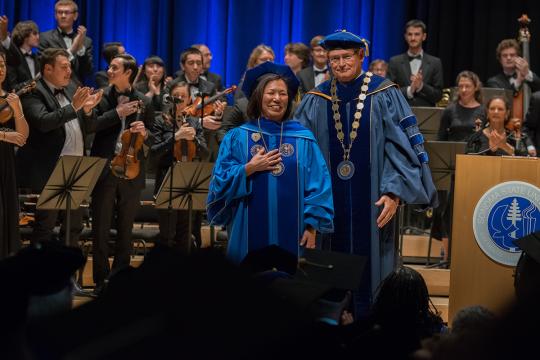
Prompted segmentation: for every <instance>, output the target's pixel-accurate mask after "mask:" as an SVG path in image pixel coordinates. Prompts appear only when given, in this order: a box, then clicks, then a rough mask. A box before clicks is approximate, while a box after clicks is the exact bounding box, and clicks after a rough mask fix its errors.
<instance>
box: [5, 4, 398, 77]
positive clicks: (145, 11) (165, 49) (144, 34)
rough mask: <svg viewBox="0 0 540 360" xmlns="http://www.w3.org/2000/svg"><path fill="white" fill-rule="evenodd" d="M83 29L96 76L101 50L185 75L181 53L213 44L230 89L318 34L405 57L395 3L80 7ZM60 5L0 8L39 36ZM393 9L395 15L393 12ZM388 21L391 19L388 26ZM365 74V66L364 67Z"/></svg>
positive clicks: (215, 66) (376, 54)
mask: <svg viewBox="0 0 540 360" xmlns="http://www.w3.org/2000/svg"><path fill="white" fill-rule="evenodd" d="M76 2H77V4H78V5H79V20H78V23H79V24H82V25H85V26H86V27H87V28H88V35H89V36H90V37H91V38H92V40H93V42H94V62H95V69H96V71H97V70H99V69H103V68H105V63H104V62H103V60H102V59H101V56H100V49H101V45H102V44H103V43H105V42H108V41H121V42H123V43H124V44H125V47H126V49H127V51H128V52H129V53H131V54H133V55H134V56H135V57H136V58H137V60H138V61H139V62H142V61H144V59H145V57H147V56H149V55H152V54H157V55H159V56H161V57H162V58H163V59H164V60H165V62H166V63H167V64H168V72H169V73H170V72H174V71H176V70H178V68H179V61H178V59H179V55H180V53H181V51H182V50H183V49H184V48H186V47H188V46H190V45H191V44H194V43H205V44H208V46H209V47H210V49H211V50H212V52H213V54H214V60H213V62H212V71H214V72H217V73H219V74H222V76H223V77H224V80H225V83H226V84H227V85H231V84H236V83H237V82H238V79H239V78H240V77H241V76H242V73H243V72H244V70H245V66H246V63H247V59H248V57H249V54H250V52H251V50H252V49H253V48H254V47H255V46H257V45H258V44H261V43H264V44H267V45H269V46H271V47H272V48H273V49H274V51H275V52H276V62H280V63H282V62H283V57H284V46H285V44H287V43H288V42H297V41H301V42H304V43H306V44H308V43H309V40H310V39H311V38H312V37H313V36H315V35H318V34H323V35H326V34H329V33H331V32H333V31H334V30H336V29H343V28H345V29H347V30H349V31H352V32H355V33H357V34H361V35H363V36H364V37H366V38H367V39H368V40H369V41H370V42H371V45H372V48H371V56H370V58H369V59H368V61H369V60H370V59H375V58H384V59H388V58H389V57H390V56H392V55H395V54H397V53H399V52H402V51H403V50H404V48H405V46H404V42H403V36H402V33H403V24H404V23H405V21H406V19H405V16H406V15H405V14H406V11H405V10H406V9H405V7H406V4H405V1H404V0H403V1H391V0H337V1H331V2H329V1H323V0H257V1H250V0H199V1H184V0H177V1H173V0H78V1H76ZM54 3H55V0H0V13H2V14H5V15H7V16H8V18H9V20H10V24H9V30H11V29H12V28H13V26H14V25H15V24H16V23H17V22H18V21H21V20H29V19H31V20H34V21H35V22H36V23H37V24H38V26H39V28H40V30H41V31H46V30H49V29H51V28H52V27H54V26H55V21H54ZM390 9H391V11H389V10H390ZM389 13H391V17H390V18H389ZM365 66H367V62H366V64H365Z"/></svg>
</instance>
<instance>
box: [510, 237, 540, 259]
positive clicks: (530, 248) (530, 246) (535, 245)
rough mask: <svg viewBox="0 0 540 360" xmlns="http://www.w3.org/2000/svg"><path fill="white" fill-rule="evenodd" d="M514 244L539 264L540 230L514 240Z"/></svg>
mask: <svg viewBox="0 0 540 360" xmlns="http://www.w3.org/2000/svg"><path fill="white" fill-rule="evenodd" d="M514 244H516V245H517V246H518V247H519V248H520V249H521V250H522V251H523V252H524V253H525V254H527V255H528V256H530V257H531V258H533V259H534V260H535V261H536V262H537V263H539V264H540V231H537V232H535V233H532V234H529V235H526V236H524V237H522V238H519V239H517V240H514Z"/></svg>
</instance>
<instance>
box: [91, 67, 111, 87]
mask: <svg viewBox="0 0 540 360" xmlns="http://www.w3.org/2000/svg"><path fill="white" fill-rule="evenodd" d="M94 80H95V82H96V86H97V87H98V88H100V89H104V88H106V87H107V86H109V77H108V76H107V71H105V70H101V71H98V72H96V73H95V75H94Z"/></svg>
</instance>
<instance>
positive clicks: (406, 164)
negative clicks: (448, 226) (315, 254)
mask: <svg viewBox="0 0 540 360" xmlns="http://www.w3.org/2000/svg"><path fill="white" fill-rule="evenodd" d="M364 76H365V74H363V75H361V76H360V77H358V78H357V79H356V80H354V81H352V82H351V83H348V84H340V83H339V82H338V84H337V96H338V98H339V100H340V101H339V112H340V114H341V122H342V124H343V132H344V133H345V140H344V142H345V146H347V144H348V142H349V132H350V130H351V124H352V122H353V120H354V113H355V111H356V104H357V103H358V96H359V94H360V87H361V86H362V83H363V80H364ZM367 95H368V96H367V98H366V99H365V101H364V108H363V110H362V117H361V120H360V128H359V129H358V137H357V138H356V140H355V141H354V143H353V147H352V150H351V155H350V158H349V159H350V160H351V161H352V162H353V163H354V165H355V168H356V171H355V173H354V176H353V177H352V178H351V179H350V180H342V179H340V178H339V177H338V176H337V166H338V164H339V163H340V162H341V161H342V160H343V149H342V147H341V144H340V142H339V141H338V139H337V133H336V130H335V127H334V119H333V112H332V102H331V97H330V81H327V82H325V83H323V84H321V85H319V86H318V87H317V88H315V89H314V90H313V91H312V93H308V94H306V95H305V96H304V98H303V99H302V102H301V104H300V105H299V107H298V109H297V111H296V114H295V119H297V120H299V121H300V122H301V123H302V124H304V125H305V126H306V127H308V128H309V129H311V130H312V131H313V133H314V135H315V138H316V139H317V141H318V143H319V146H320V148H321V151H322V153H323V156H324V158H325V160H326V163H327V165H328V168H329V169H330V174H331V176H332V188H333V195H334V204H335V209H336V212H335V218H334V225H335V231H334V233H333V234H332V240H331V248H332V250H334V251H341V252H347V253H353V254H357V255H362V256H367V259H368V265H367V266H368V268H367V269H368V271H364V274H363V280H362V285H361V288H360V292H359V299H357V300H358V301H357V310H359V311H360V312H364V311H365V310H367V307H369V304H370V303H371V302H372V300H373V295H374V292H375V291H376V289H377V287H378V285H379V284H380V282H381V281H382V280H383V279H384V278H385V277H386V276H387V275H388V274H389V273H390V272H391V271H392V270H393V269H394V268H395V266H396V263H397V257H396V244H395V237H394V231H393V229H394V221H395V219H394V220H393V221H391V222H389V223H388V224H387V225H386V226H384V227H383V228H382V229H379V228H378V227H377V223H376V219H377V217H378V215H379V214H380V211H381V209H382V208H379V207H377V206H375V205H374V203H375V202H376V201H377V200H378V199H379V198H380V197H381V195H383V194H388V193H392V194H395V195H397V196H398V197H399V198H400V199H401V201H402V202H405V203H411V204H424V205H428V206H436V203H437V198H436V190H435V187H434V185H433V181H432V179H431V172H430V170H429V167H428V165H427V160H428V159H427V155H426V153H425V151H424V148H423V145H422V144H423V137H422V135H421V134H420V132H419V130H418V127H417V126H416V118H415V116H414V115H413V113H412V111H411V109H410V107H409V105H408V104H407V102H406V100H405V99H404V98H403V95H402V94H401V93H400V91H399V90H398V89H397V87H396V86H395V84H393V83H391V82H390V81H388V80H386V79H384V78H382V77H380V76H377V75H373V76H372V78H371V82H370V83H369V85H368V92H367Z"/></svg>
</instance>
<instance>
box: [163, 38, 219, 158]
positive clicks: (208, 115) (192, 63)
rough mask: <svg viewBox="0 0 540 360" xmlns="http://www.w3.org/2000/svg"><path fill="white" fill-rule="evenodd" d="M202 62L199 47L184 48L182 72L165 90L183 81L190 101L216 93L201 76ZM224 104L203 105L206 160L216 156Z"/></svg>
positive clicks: (181, 59) (181, 61)
mask: <svg viewBox="0 0 540 360" xmlns="http://www.w3.org/2000/svg"><path fill="white" fill-rule="evenodd" d="M203 64H204V62H203V54H202V53H201V51H200V50H199V49H197V48H193V47H192V48H188V49H186V50H184V51H183V52H182V54H181V55H180V66H181V67H182V70H183V73H180V74H179V76H178V77H177V78H176V79H174V80H172V81H170V82H169V83H168V84H167V86H166V88H165V91H166V92H167V91H168V92H169V93H170V90H169V89H171V88H172V87H173V86H174V85H175V84H176V83H178V82H181V81H184V82H187V83H188V85H189V94H190V96H191V99H192V101H195V100H196V99H197V97H199V101H200V95H201V94H202V95H204V96H205V98H206V97H209V96H214V95H215V94H216V86H215V85H214V84H213V83H211V82H210V81H207V80H205V79H204V78H203V77H202V76H201V74H202V73H203V71H204V67H203ZM205 101H206V100H205ZM225 105H226V104H225V103H224V102H222V101H220V100H217V101H216V102H215V103H214V104H212V105H211V106H210V110H208V107H205V111H204V119H203V121H202V127H203V128H204V129H205V131H204V136H205V138H206V143H207V144H208V150H209V154H208V158H207V159H206V160H208V161H215V159H216V158H217V152H218V148H219V143H218V135H219V134H218V133H217V131H216V130H219V128H220V127H221V119H222V118H223V111H224V110H225Z"/></svg>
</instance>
